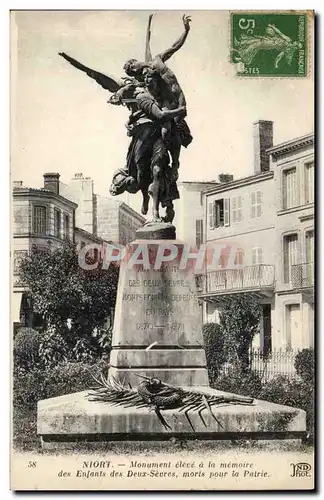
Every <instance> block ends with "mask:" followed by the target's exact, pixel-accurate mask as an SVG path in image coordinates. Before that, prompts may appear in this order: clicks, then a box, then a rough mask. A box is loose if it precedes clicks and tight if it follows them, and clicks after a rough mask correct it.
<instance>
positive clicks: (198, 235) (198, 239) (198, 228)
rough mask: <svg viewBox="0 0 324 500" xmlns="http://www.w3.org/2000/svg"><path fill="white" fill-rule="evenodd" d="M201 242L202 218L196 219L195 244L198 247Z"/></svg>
mask: <svg viewBox="0 0 324 500" xmlns="http://www.w3.org/2000/svg"><path fill="white" fill-rule="evenodd" d="M202 243H203V221H202V219H198V220H196V246H197V247H200V245H201V244H202Z"/></svg>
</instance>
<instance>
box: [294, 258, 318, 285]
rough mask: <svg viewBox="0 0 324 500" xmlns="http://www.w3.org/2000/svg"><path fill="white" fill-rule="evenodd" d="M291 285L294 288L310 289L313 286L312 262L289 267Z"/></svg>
mask: <svg viewBox="0 0 324 500" xmlns="http://www.w3.org/2000/svg"><path fill="white" fill-rule="evenodd" d="M291 284H292V286H293V287H294V288H310V287H313V286H314V262H306V263H304V264H294V265H292V266H291Z"/></svg>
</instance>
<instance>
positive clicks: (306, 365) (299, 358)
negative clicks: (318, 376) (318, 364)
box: [295, 348, 315, 383]
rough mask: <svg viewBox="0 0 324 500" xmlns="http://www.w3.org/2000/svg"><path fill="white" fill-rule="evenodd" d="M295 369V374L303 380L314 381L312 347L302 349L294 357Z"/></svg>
mask: <svg viewBox="0 0 324 500" xmlns="http://www.w3.org/2000/svg"><path fill="white" fill-rule="evenodd" d="M295 370H296V372H297V374H298V375H299V376H300V377H301V378H302V379H303V380H304V381H305V382H309V383H314V381H315V373H314V370H315V356H314V349H311V348H309V349H303V350H302V351H300V352H299V353H298V354H297V355H296V358H295Z"/></svg>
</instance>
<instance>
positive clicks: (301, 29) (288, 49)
mask: <svg viewBox="0 0 324 500" xmlns="http://www.w3.org/2000/svg"><path fill="white" fill-rule="evenodd" d="M230 50H231V55H230V60H231V62H232V63H233V64H235V65H236V68H237V75H238V76H243V77H260V76H262V77H301V78H302V77H306V76H307V62H308V59H307V58H308V54H307V50H308V48H307V14H306V13H305V12H302V13H298V12H292V13H278V12H277V13H272V12H267V13H264V12H259V13H249V12H248V11H242V12H238V13H232V14H231V48H230Z"/></svg>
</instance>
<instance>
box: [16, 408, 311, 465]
mask: <svg viewBox="0 0 324 500" xmlns="http://www.w3.org/2000/svg"><path fill="white" fill-rule="evenodd" d="M36 422H37V409H36V407H34V408H33V409H30V408H26V407H21V406H19V407H15V408H14V409H13V447H14V449H15V451H17V452H33V453H40V454H44V455H51V454H54V455H55V454H57V453H58V451H57V450H43V449H42V448H41V444H40V439H39V437H38V436H37V425H36ZM229 449H233V452H236V451H245V452H248V451H251V452H253V451H256V450H264V451H265V450H267V451H269V452H271V451H273V452H278V451H280V452H285V451H286V452H294V451H296V452H297V451H300V452H305V453H312V451H313V446H312V445H310V444H299V443H298V442H293V441H273V442H269V441H266V442H265V441H243V440H241V441H203V440H198V439H197V440H187V441H181V440H178V439H175V438H171V439H170V441H159V442H157V441H118V442H113V441H111V442H105V443H89V442H88V443H86V442H85V443H76V444H74V445H73V446H72V448H71V449H66V450H64V449H62V450H60V454H71V453H93V454H98V453H100V452H107V451H109V452H110V453H113V454H116V455H133V454H136V455H138V454H141V455H147V456H149V455H153V454H154V455H157V454H166V453H167V454H168V453H170V454H173V453H179V452H181V454H182V455H184V456H185V455H190V454H192V453H195V452H196V453H204V454H211V453H215V452H217V453H218V452H220V453H222V451H223V452H226V451H228V450H229Z"/></svg>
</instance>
